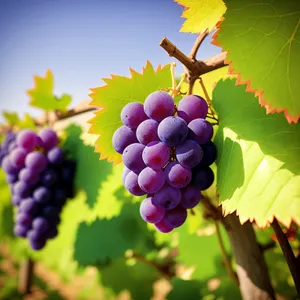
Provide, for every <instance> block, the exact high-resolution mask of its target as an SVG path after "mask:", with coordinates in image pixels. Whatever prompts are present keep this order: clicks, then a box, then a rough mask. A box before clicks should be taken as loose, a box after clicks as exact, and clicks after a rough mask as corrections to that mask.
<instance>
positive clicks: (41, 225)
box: [32, 217, 50, 232]
mask: <svg viewBox="0 0 300 300" xmlns="http://www.w3.org/2000/svg"><path fill="white" fill-rule="evenodd" d="M49 227H50V224H49V221H47V219H46V218H44V217H37V218H35V219H34V220H33V222H32V228H33V229H34V230H36V231H37V232H46V231H47V230H48V229H49Z"/></svg>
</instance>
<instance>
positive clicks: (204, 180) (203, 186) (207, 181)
mask: <svg viewBox="0 0 300 300" xmlns="http://www.w3.org/2000/svg"><path fill="white" fill-rule="evenodd" d="M192 172H193V178H192V184H193V185H194V186H196V187H198V188H199V189H200V190H202V191H204V190H207V189H208V188H209V187H210V186H211V185H212V184H213V182H214V179H215V175H214V172H213V171H212V169H211V168H210V167H204V168H200V167H199V168H197V167H196V168H195V169H194V170H192Z"/></svg>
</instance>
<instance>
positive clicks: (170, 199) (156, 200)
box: [152, 184, 181, 210]
mask: <svg viewBox="0 0 300 300" xmlns="http://www.w3.org/2000/svg"><path fill="white" fill-rule="evenodd" d="M180 200H181V192H180V189H176V188H174V187H171V186H169V185H168V184H165V185H164V186H163V187H162V188H161V189H160V190H159V191H158V192H156V193H155V194H154V196H153V198H152V203H153V204H154V205H155V206H157V207H160V208H162V209H164V210H170V209H173V208H174V207H176V206H177V205H178V204H179V202H180Z"/></svg>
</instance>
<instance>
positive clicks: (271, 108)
mask: <svg viewBox="0 0 300 300" xmlns="http://www.w3.org/2000/svg"><path fill="white" fill-rule="evenodd" d="M224 20H225V18H224V17H222V18H221V20H220V21H219V22H218V23H217V24H216V32H215V33H214V34H213V36H212V41H211V44H213V45H215V46H218V47H221V48H222V51H223V52H226V53H227V54H228V53H229V52H230V50H225V49H224V48H223V47H222V45H221V43H220V42H218V41H217V38H218V34H219V31H220V30H221V29H222V28H221V27H220V26H221V24H222V22H223V21H224ZM225 63H226V64H228V66H229V68H228V74H230V75H233V76H234V77H235V78H236V79H237V81H236V85H243V84H246V85H247V86H246V92H247V93H254V94H255V97H258V102H259V104H260V105H261V106H262V107H264V108H265V109H266V114H267V115H268V114H274V113H284V116H285V118H286V119H287V121H288V122H289V124H291V123H298V121H299V119H300V114H299V115H298V116H295V117H293V116H291V115H289V112H288V109H287V108H283V109H279V108H276V107H274V106H272V104H270V103H268V100H267V99H266V98H263V94H264V91H260V90H258V89H253V88H252V87H251V79H245V80H243V79H242V74H241V73H240V72H236V71H235V70H234V68H233V66H232V61H230V60H228V59H227V55H226V59H225Z"/></svg>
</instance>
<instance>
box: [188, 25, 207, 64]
mask: <svg viewBox="0 0 300 300" xmlns="http://www.w3.org/2000/svg"><path fill="white" fill-rule="evenodd" d="M207 36H208V30H207V29H206V30H205V31H204V32H203V33H201V34H199V35H198V37H197V39H196V41H195V44H194V46H193V48H192V50H191V52H190V58H191V59H193V60H195V59H196V55H197V52H198V50H199V48H200V46H201V44H202V42H203V41H204V40H205V38H206V37H207Z"/></svg>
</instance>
